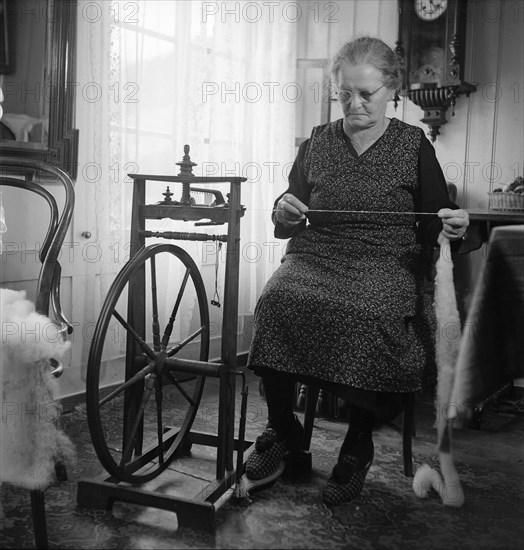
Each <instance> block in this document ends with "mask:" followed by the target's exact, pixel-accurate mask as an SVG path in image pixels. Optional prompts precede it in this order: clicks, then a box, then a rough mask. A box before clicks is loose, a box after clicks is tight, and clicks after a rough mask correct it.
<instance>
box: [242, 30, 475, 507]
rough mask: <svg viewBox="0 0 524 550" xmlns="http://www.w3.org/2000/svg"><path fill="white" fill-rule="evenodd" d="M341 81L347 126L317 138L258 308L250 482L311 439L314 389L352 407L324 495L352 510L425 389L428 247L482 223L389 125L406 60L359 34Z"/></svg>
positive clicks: (281, 201)
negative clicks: (472, 222)
mask: <svg viewBox="0 0 524 550" xmlns="http://www.w3.org/2000/svg"><path fill="white" fill-rule="evenodd" d="M332 74H333V78H334V81H335V82H336V84H337V86H338V90H339V92H338V98H339V101H340V105H341V107H342V111H343V114H344V118H342V119H340V120H336V121H334V122H331V123H328V124H325V125H322V126H317V127H315V128H314V129H313V131H312V134H311V137H310V138H309V139H308V140H307V141H305V142H304V143H302V144H301V146H300V148H299V151H298V155H297V158H296V160H295V163H294V166H293V168H292V170H291V173H290V175H289V188H288V189H287V191H286V192H285V193H284V194H283V195H281V196H280V197H279V198H278V199H277V200H276V201H275V209H274V211H273V221H274V223H275V236H276V237H277V238H290V240H289V242H288V244H287V248H286V254H285V256H284V257H283V259H282V263H281V265H280V266H279V268H278V269H277V270H276V272H275V273H274V274H273V276H272V277H271V279H270V280H269V281H268V283H267V285H266V287H265V289H264V291H263V293H262V295H261V297H260V300H259V302H258V305H257V308H256V312H255V330H254V335H253V342H252V347H251V350H250V355H249V362H248V365H249V367H250V368H251V369H252V370H253V371H254V372H256V373H257V374H258V375H260V376H261V377H262V381H263V384H264V388H265V393H266V400H267V407H268V423H267V427H266V429H265V431H264V433H263V434H262V435H261V436H260V437H259V438H258V439H257V442H256V445H255V450H254V451H253V452H252V453H251V455H250V456H249V458H248V461H247V464H246V475H247V477H248V479H249V480H251V482H252V485H253V486H257V485H259V486H264V485H268V484H270V483H271V482H272V481H274V480H275V479H276V478H277V477H278V476H279V475H280V474H281V473H282V471H283V464H284V461H283V460H284V456H285V454H286V453H288V452H293V450H296V449H297V448H299V446H300V443H301V439H302V433H303V429H302V426H301V424H300V422H299V421H298V419H297V417H296V416H295V415H294V413H293V404H294V398H295V384H296V382H297V381H301V382H304V383H312V384H315V385H317V386H320V387H323V388H324V389H326V390H328V391H330V392H334V393H336V394H337V395H338V396H340V397H343V398H344V399H346V400H347V402H348V404H349V428H348V432H347V435H346V437H345V439H344V441H343V442H342V446H341V449H340V454H339V457H338V463H337V464H336V466H335V467H334V469H333V474H332V476H331V477H330V479H329V480H328V483H327V486H326V487H325V489H324V492H323V498H324V502H325V503H327V504H340V503H343V502H348V501H351V500H352V499H354V498H355V497H357V496H358V495H359V494H360V492H361V490H362V487H363V485H364V480H365V477H366V474H367V472H368V470H369V468H370V466H371V463H372V461H373V441H372V430H373V426H374V424H375V422H376V421H377V420H382V421H383V420H385V419H387V418H391V417H393V416H396V414H398V413H399V412H400V408H399V407H400V404H401V403H402V394H405V393H406V392H413V391H416V390H418V389H420V387H421V378H422V373H423V371H424V366H425V364H426V362H427V361H428V359H429V358H430V355H431V353H432V345H431V339H430V338H428V334H429V331H428V319H427V313H425V312H424V311H423V309H422V299H421V286H422V279H423V275H424V262H423V259H422V254H421V247H422V244H423V243H430V244H432V245H435V246H436V245H437V238H438V236H439V234H440V233H442V235H443V236H445V237H447V238H448V239H450V241H460V239H462V237H463V235H464V233H465V231H466V227H467V226H468V224H469V219H468V215H467V213H466V212H465V211H463V210H459V209H458V208H457V206H456V205H455V204H454V203H453V202H451V200H450V199H449V196H448V192H447V187H446V182H445V180H444V176H443V174H442V170H441V168H440V166H439V163H438V161H437V159H436V156H435V152H434V150H433V147H432V145H431V144H430V143H429V141H428V140H427V138H426V137H425V135H424V133H423V131H422V130H421V129H420V128H418V127H415V126H410V125H409V124H406V123H404V122H401V121H400V120H397V119H395V118H391V119H390V118H387V117H386V116H385V113H386V106H387V103H388V101H391V100H392V99H393V98H394V96H395V93H396V92H397V90H399V88H400V86H401V71H400V67H399V64H398V61H397V58H396V56H395V53H394V52H393V51H392V50H391V49H390V48H389V47H388V46H387V45H386V44H385V43H384V42H382V41H381V40H378V39H375V38H368V37H364V38H357V39H355V40H353V41H351V42H349V43H347V44H345V45H344V46H343V47H342V48H341V50H340V51H339V52H338V53H337V54H336V55H335V56H334V58H333V62H332ZM417 212H420V214H416V213H417ZM433 212H434V213H435V214H434V215H432V214H431V213H433ZM428 213H430V214H429V215H428ZM308 222H309V223H308ZM457 244H458V243H457ZM455 246H456V245H455Z"/></svg>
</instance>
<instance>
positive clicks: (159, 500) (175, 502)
mask: <svg viewBox="0 0 524 550" xmlns="http://www.w3.org/2000/svg"><path fill="white" fill-rule="evenodd" d="M194 444H197V445H203V446H210V447H217V446H218V436H216V435H213V434H210V433H206V432H191V433H189V434H188V439H187V447H186V448H189V449H190V448H191V446H192V445H194ZM233 444H234V450H236V451H237V452H238V451H241V452H242V454H243V453H244V452H245V451H246V450H247V449H248V448H249V447H250V446H251V445H253V442H252V441H243V445H241V444H240V441H239V440H238V439H236V438H235V439H234V441H233ZM244 467H245V462H243V466H242V469H241V472H243V469H244ZM236 481H237V472H236V470H230V471H228V472H226V473H225V475H224V477H223V478H221V479H217V480H213V481H210V482H209V483H208V485H206V486H205V487H204V488H203V489H202V490H201V491H200V492H198V493H197V494H196V495H195V496H194V497H187V496H182V495H169V494H166V493H162V492H160V491H152V490H147V489H144V488H143V487H141V486H133V485H130V484H129V483H126V482H121V481H119V480H117V479H115V478H114V477H112V476H109V475H108V474H107V473H103V474H101V475H100V476H98V477H96V478H95V479H93V480H80V481H79V482H78V491H77V504H78V505H79V506H84V507H86V508H94V509H99V510H107V511H110V510H111V509H112V507H113V504H114V503H115V502H127V503H130V504H138V505H141V506H146V507H152V508H159V509H162V510H167V511H169V512H174V513H175V514H176V516H177V520H178V526H179V527H181V528H195V529H204V530H206V531H208V532H210V533H214V531H215V514H216V512H217V511H218V510H219V508H220V507H221V506H222V505H223V504H225V503H226V502H227V501H228V500H229V498H230V497H231V495H232V492H233V491H232V489H231V488H232V487H233V486H234V485H235V483H236Z"/></svg>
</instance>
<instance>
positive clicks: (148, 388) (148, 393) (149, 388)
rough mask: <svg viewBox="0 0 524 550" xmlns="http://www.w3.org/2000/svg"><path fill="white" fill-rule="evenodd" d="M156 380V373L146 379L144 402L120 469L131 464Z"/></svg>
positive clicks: (141, 403) (138, 412)
mask: <svg viewBox="0 0 524 550" xmlns="http://www.w3.org/2000/svg"><path fill="white" fill-rule="evenodd" d="M155 379H156V375H155V374H154V373H152V374H150V375H149V376H148V378H147V379H146V383H145V387H144V393H143V394H142V400H141V402H140V407H139V409H138V411H137V414H136V418H135V421H134V423H133V428H132V430H131V433H130V434H129V439H128V440H127V445H126V447H125V449H124V452H123V453H122V460H121V461H120V465H119V467H120V468H122V469H123V468H124V466H125V464H126V463H127V462H129V460H128V459H129V458H130V457H131V453H132V452H133V446H134V444H135V436H136V433H137V431H138V427H139V426H140V422H141V420H142V418H143V417H144V410H145V408H146V405H147V403H148V401H149V398H150V397H151V391H152V390H153V388H154V386H155Z"/></svg>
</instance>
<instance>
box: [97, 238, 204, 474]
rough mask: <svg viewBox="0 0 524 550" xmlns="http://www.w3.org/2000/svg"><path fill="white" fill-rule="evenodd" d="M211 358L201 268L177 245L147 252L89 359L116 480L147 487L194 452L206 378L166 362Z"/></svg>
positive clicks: (129, 272) (103, 440)
mask: <svg viewBox="0 0 524 550" xmlns="http://www.w3.org/2000/svg"><path fill="white" fill-rule="evenodd" d="M141 284H143V288H141ZM129 297H132V299H129ZM188 307H189V310H190V311H191V315H190V316H188V315H187V314H186V315H184V316H182V315H181V313H182V312H184V313H185V312H187V311H188ZM125 312H127V313H125ZM123 338H125V341H124V340H123ZM124 348H125V353H124V354H123V355H124V356H123V357H122V356H121V355H119V354H121V353H122V351H124ZM208 356H209V309H208V306H207V298H206V292H205V287H204V284H203V281H202V277H201V275H200V273H199V271H198V268H197V266H196V264H195V263H194V261H193V260H192V258H191V257H190V256H189V255H188V254H187V253H186V252H185V251H184V250H183V249H181V248H179V247H177V246H174V245H171V244H158V245H152V246H149V247H147V248H143V249H141V250H140V251H139V252H138V253H137V254H136V255H135V256H134V257H133V259H132V260H130V261H129V262H128V263H127V264H126V265H125V266H124V268H123V269H122V270H121V271H120V272H119V273H118V275H117V277H116V279H115V281H114V282H113V284H112V285H111V288H110V290H109V292H108V295H107V297H106V300H105V302H104V304H103V307H102V311H101V313H100V316H99V319H98V322H97V325H96V327H95V332H94V335H93V341H92V344H91V348H90V352H89V360H88V369H87V385H86V405H87V418H88V423H89V429H90V432H91V439H92V441H93V445H94V447H95V451H96V453H97V455H98V458H99V460H100V462H101V463H102V465H103V466H104V468H105V469H106V470H107V471H108V472H109V473H110V474H111V475H112V476H113V477H116V478H117V479H119V480H122V481H128V482H133V483H143V482H146V481H148V480H150V479H153V478H154V477H156V476H158V475H159V474H160V473H161V472H163V471H164V470H165V469H166V468H167V467H168V466H169V464H170V463H171V462H172V461H173V460H174V459H175V458H176V456H178V455H179V454H180V453H181V452H183V450H184V449H186V448H187V443H188V440H187V435H188V433H189V431H190V429H191V426H192V424H193V421H194V419H195V415H196V413H197V410H198V406H199V403H200V399H201V396H202V391H203V388H204V377H203V376H192V377H188V376H187V375H181V374H179V373H176V372H174V371H169V370H168V369H165V368H164V367H163V359H164V358H165V357H183V358H190V359H198V360H200V361H207V360H208Z"/></svg>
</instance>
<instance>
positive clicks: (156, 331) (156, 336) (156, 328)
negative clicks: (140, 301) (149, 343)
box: [150, 256, 160, 352]
mask: <svg viewBox="0 0 524 550" xmlns="http://www.w3.org/2000/svg"><path fill="white" fill-rule="evenodd" d="M150 265H151V300H152V306H153V327H152V328H153V348H154V349H155V351H157V352H158V351H160V325H159V323H158V300H157V286H156V261H155V257H154V256H152V257H151V262H150Z"/></svg>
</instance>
